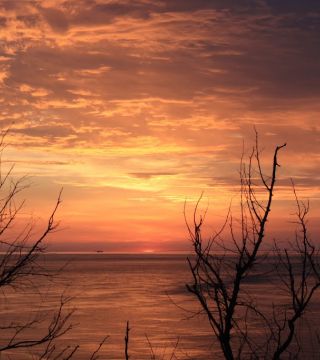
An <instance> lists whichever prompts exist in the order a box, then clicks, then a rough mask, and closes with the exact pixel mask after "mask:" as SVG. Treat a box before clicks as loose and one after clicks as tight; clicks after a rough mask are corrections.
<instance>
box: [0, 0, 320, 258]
mask: <svg viewBox="0 0 320 360" xmlns="http://www.w3.org/2000/svg"><path fill="white" fill-rule="evenodd" d="M0 26H1V33H0V34H1V35H0V36H1V38H0V49H1V53H0V91H1V98H0V102H1V107H0V122H1V128H2V129H6V128H10V129H11V130H10V133H9V135H8V137H7V139H6V140H7V142H8V144H9V146H8V147H7V149H6V151H5V155H4V160H5V161H7V162H8V163H5V162H4V164H3V165H4V166H7V165H6V164H10V163H12V162H14V163H16V165H15V175H16V176H21V175H24V174H27V175H29V177H30V178H29V182H30V184H31V186H30V188H29V189H27V190H26V191H25V193H24V197H25V198H26V199H27V203H26V207H25V209H24V212H23V214H22V216H24V217H25V218H28V217H30V216H32V217H33V218H34V219H35V221H36V222H37V224H38V226H39V227H41V226H42V225H43V224H44V220H45V219H46V218H47V217H48V215H49V214H50V209H52V208H53V206H54V203H55V200H56V198H57V195H58V192H59V190H60V188H61V187H63V188H64V190H63V203H62V204H61V208H60V210H59V212H58V215H57V219H59V220H61V225H60V230H61V231H59V232H58V233H56V234H54V236H52V237H51V238H50V243H51V249H54V250H63V251H71V250H76V251H95V250H97V249H102V250H105V251H120V252H126V251H180V250H187V249H188V247H189V245H190V244H189V242H188V235H187V231H186V227H185V224H184V218H183V207H184V202H185V201H187V204H188V206H187V208H188V209H190V211H192V208H193V206H194V201H195V200H196V199H197V198H198V197H199V195H200V194H201V192H202V191H204V204H203V206H204V207H206V206H207V204H208V203H209V214H208V217H209V219H208V227H209V229H211V228H212V229H214V225H215V224H216V223H219V222H221V221H222V219H223V217H224V215H225V214H226V211H227V208H228V206H229V202H230V199H231V198H232V197H234V196H235V194H236V193H237V191H238V189H239V188H238V184H239V175H238V169H239V161H240V156H241V152H242V147H243V141H244V143H245V149H246V152H248V151H249V149H250V148H251V146H252V144H253V141H254V130H253V127H254V126H255V127H256V128H257V130H258V132H259V135H260V144H261V148H263V149H264V152H263V154H264V155H265V157H264V155H263V158H264V159H265V158H266V159H271V156H272V151H273V149H274V147H275V145H280V144H282V143H284V142H287V148H286V149H285V150H283V151H282V152H281V154H280V163H281V168H280V172H279V182H278V184H279V191H277V192H276V194H275V206H274V209H273V216H272V219H271V220H270V224H271V222H272V221H273V225H272V226H273V230H274V231H275V230H277V231H279V233H280V234H281V236H283V237H285V236H287V235H284V232H285V231H286V229H287V228H288V229H289V228H290V224H289V220H290V219H289V218H290V214H292V213H293V212H294V204H293V196H292V192H291V190H290V181H289V179H290V177H293V178H294V181H295V183H296V186H297V190H298V192H299V194H300V196H301V198H309V199H310V202H311V212H310V217H311V219H310V221H311V225H312V220H314V219H316V218H317V217H318V216H319V215H320V201H319V199H320V191H319V190H320V189H319V177H320V175H319V169H320V121H319V114H320V101H319V97H320V36H319V34H320V2H319V1H318V0H305V1H301V0H243V1H242V0H241V1H240V0H136V1H130V0H115V1H108V0H71V1H65V0H43V1H41V0H32V1H27V0H8V1H4V0H1V1H0ZM268 157H269V158H268ZM268 165H269V166H270V162H266V166H268ZM234 205H235V206H236V205H237V203H236V202H235V204H234ZM287 215H288V217H287ZM314 222H315V221H314ZM291 225H292V224H291ZM270 226H271V225H270ZM291 229H292V230H294V228H291ZM290 231H291V230H290Z"/></svg>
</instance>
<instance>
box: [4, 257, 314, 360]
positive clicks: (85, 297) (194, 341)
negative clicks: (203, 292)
mask: <svg viewBox="0 0 320 360" xmlns="http://www.w3.org/2000/svg"><path fill="white" fill-rule="evenodd" d="M43 264H44V266H45V267H46V268H50V269H51V270H53V271H56V270H58V269H61V268H63V269H62V270H61V271H60V272H59V275H58V276H56V277H54V278H53V279H51V280H50V279H49V281H48V279H37V280H36V283H37V284H38V286H37V288H36V289H35V288H34V287H33V288H32V287H31V288H29V287H26V288H25V289H24V291H23V292H21V291H18V292H15V291H9V292H6V293H4V294H3V296H2V297H1V313H0V314H1V319H2V323H5V322H6V321H7V322H8V321H15V322H18V321H25V320H26V319H31V316H34V314H37V315H38V316H40V317H41V316H42V317H43V318H44V320H46V318H49V315H47V314H48V313H50V312H51V311H54V309H56V307H57V304H58V301H59V297H60V295H61V294H62V293H64V295H65V296H70V297H72V299H71V301H70V303H69V305H68V308H69V309H72V308H74V309H75V312H74V314H73V316H72V318H71V323H72V324H73V327H72V329H71V330H70V331H69V332H68V333H67V334H66V335H64V337H63V339H61V340H60V345H73V344H74V345H75V344H79V345H80V348H79V349H78V351H77V355H76V356H75V359H79V360H82V359H89V357H90V356H89V354H91V353H92V351H94V349H95V348H96V347H97V346H98V345H99V342H100V341H101V340H102V339H103V338H104V337H105V336H107V335H108V336H109V338H108V340H107V341H106V343H105V345H104V346H103V347H102V349H101V351H100V356H101V357H100V358H101V359H108V360H114V359H124V335H125V327H126V322H127V320H129V321H130V329H131V330H130V341H129V353H130V359H131V360H133V359H136V360H143V359H150V354H151V349H150V344H151V346H152V349H153V352H154V353H155V354H156V358H157V359H170V358H171V352H172V350H173V349H174V348H175V345H176V343H177V341H178V346H177V349H176V351H175V355H176V358H178V359H199V360H205V359H219V356H218V352H219V350H218V348H217V345H216V344H215V343H214V341H213V337H212V332H211V331H210V328H209V325H208V323H207V321H206V318H205V317H204V316H201V315H197V316H196V315H195V313H197V312H198V311H199V309H200V308H199V305H198V303H197V301H196V300H195V299H194V297H193V296H192V295H190V294H188V292H187V291H186V287H185V284H186V283H187V282H189V281H191V275H190V271H189V269H188V265H187V261H186V256H185V255H107V254H76V255H74V254H73V255H72V254H59V255H55V254H48V255H46V258H45V259H44V260H43ZM270 266H272V264H271V265H270ZM250 286H251V289H252V291H253V292H254V294H255V296H256V297H257V299H258V300H259V299H260V300H259V301H260V302H262V304H264V305H265V306H268V305H269V304H270V303H271V302H272V301H275V297H276V296H279V299H280V297H281V294H280V293H279V294H277V292H276V291H274V286H275V285H274V283H273V282H272V281H270V279H267V278H261V280H260V281H256V280H255V278H254V277H253V278H252V281H251V285H250V279H249V281H248V287H249V288H250ZM319 304H320V302H319V301H317V302H316V303H315V304H314V306H313V307H312V313H311V314H312V316H311V320H309V321H308V322H306V323H305V326H304V328H306V329H307V330H308V331H311V332H314V329H315V328H316V327H317V317H318V314H319ZM310 321H311V322H310ZM312 321H313V322H312ZM45 323H46V322H45V321H44V323H41V324H40V325H39V324H38V325H37V326H35V327H34V329H33V330H32V336H38V335H39V334H40V333H41V329H43V327H44V326H45ZM307 330H304V331H305V332H306V333H307V332H308V331H307ZM2 339H4V338H3V336H2ZM58 345H59V343H58ZM308 346H309V347H310V346H311V347H312V348H314V347H316V346H317V344H313V343H312V344H309V345H308ZM10 354H11V356H10ZM34 354H36V352H35V351H34V350H30V351H29V352H25V351H23V352H22V353H21V352H20V354H19V353H18V352H16V351H15V352H11V353H10V352H8V353H7V354H4V355H2V357H1V360H2V359H29V358H30V359H31V358H32V356H33V355H34ZM305 358H308V359H309V358H310V359H311V358H312V357H311V355H310V357H305ZM315 358H317V357H315Z"/></svg>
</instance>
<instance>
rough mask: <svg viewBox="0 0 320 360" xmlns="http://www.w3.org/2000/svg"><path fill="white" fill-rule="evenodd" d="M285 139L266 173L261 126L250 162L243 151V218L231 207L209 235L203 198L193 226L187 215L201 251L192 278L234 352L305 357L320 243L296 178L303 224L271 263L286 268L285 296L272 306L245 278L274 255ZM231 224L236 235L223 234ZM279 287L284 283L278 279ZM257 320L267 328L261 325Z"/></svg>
mask: <svg viewBox="0 0 320 360" xmlns="http://www.w3.org/2000/svg"><path fill="white" fill-rule="evenodd" d="M285 146H286V144H283V145H281V146H277V147H276V148H275V151H274V154H273V162H272V167H271V172H270V175H269V176H266V175H265V174H264V171H263V169H262V163H261V160H260V152H259V147H258V136H257V133H256V142H255V146H254V148H253V151H252V153H251V155H250V156H249V162H248V164H245V163H244V161H243V159H241V165H240V181H241V192H240V196H241V201H240V220H239V221H238V222H237V223H236V220H235V219H234V218H233V216H232V214H231V212H229V214H228V216H227V218H226V221H225V223H224V225H223V226H222V228H221V229H220V230H219V231H218V232H217V233H216V234H214V235H213V236H212V237H211V238H210V239H208V240H205V239H203V237H202V226H203V222H204V217H205V216H203V215H199V203H200V200H201V198H200V199H199V201H198V203H197V204H196V207H195V209H194V214H193V224H192V226H191V225H189V222H188V221H187V219H186V224H187V228H188V231H189V234H190V238H191V240H192V244H193V250H194V256H193V257H191V258H189V259H188V262H189V267H190V270H191V273H192V277H193V281H192V283H190V284H187V289H188V291H189V292H191V293H192V294H194V296H195V297H196V298H197V300H198V302H199V304H200V306H201V309H202V311H203V313H204V314H205V315H206V317H207V319H208V321H209V323H210V326H211V328H212V331H213V334H214V336H215V339H216V340H217V343H218V344H219V346H220V349H221V354H222V356H223V357H224V358H225V359H228V360H231V359H232V360H233V359H274V360H275V359H281V358H286V359H287V358H290V359H296V358H298V357H299V354H300V350H301V344H300V341H299V338H298V336H297V333H296V330H297V323H298V321H299V319H301V317H302V316H303V315H304V313H305V312H306V309H307V307H308V305H309V304H310V302H311V300H312V298H313V296H314V294H315V292H316V290H317V289H318V288H319V286H320V276H319V275H320V271H319V265H318V264H317V256H318V250H317V249H316V247H315V245H314V244H313V243H312V241H311V239H310V237H309V234H308V230H307V215H308V211H309V204H305V203H303V202H301V201H299V199H298V197H297V194H296V190H295V188H294V186H293V192H294V196H295V199H296V207H297V213H296V218H297V224H298V226H299V227H300V232H299V233H297V234H296V236H295V239H294V241H293V242H292V243H290V244H288V249H287V248H280V247H279V245H277V244H275V247H274V249H273V251H272V256H271V258H272V259H278V260H277V261H276V262H275V264H276V266H274V267H273V268H272V269H271V271H273V272H272V274H273V275H274V274H277V275H278V276H279V278H280V281H281V283H282V285H283V286H281V288H282V290H284V296H283V301H282V303H281V304H280V303H272V304H270V306H269V307H268V309H265V306H264V307H263V306H260V304H259V303H258V301H257V298H256V297H255V296H254V294H252V291H251V292H250V291H249V290H248V286H246V285H247V282H248V280H249V279H250V276H252V275H254V274H257V272H258V271H259V269H261V268H262V265H263V262H266V261H267V260H268V261H269V260H270V254H269V256H267V255H266V254H265V253H264V252H263V251H262V250H263V247H262V245H263V243H264V238H265V231H266V224H267V221H268V218H269V213H270V211H271V205H272V200H273V196H274V192H275V184H276V178H277V169H278V167H279V164H278V155H279V152H280V151H281V150H282V149H283V148H284V147H285ZM185 217H186V210H185ZM235 224H239V231H236V230H235V227H236V225H235ZM228 228H229V239H230V240H231V241H230V242H226V241H224V239H223V236H222V235H223V233H224V232H225V230H226V229H228ZM228 244H229V245H228ZM289 248H290V251H289ZM267 257H268V259H266V258H267ZM261 271H262V270H261ZM274 290H275V291H279V286H278V287H276V288H275V289H274ZM257 323H259V324H260V330H261V329H262V330H261V331H260V333H258V331H257Z"/></svg>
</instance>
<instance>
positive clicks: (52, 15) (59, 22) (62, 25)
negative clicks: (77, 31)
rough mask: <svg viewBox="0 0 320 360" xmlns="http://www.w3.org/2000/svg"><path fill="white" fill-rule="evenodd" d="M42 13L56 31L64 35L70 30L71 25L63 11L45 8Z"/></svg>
mask: <svg viewBox="0 0 320 360" xmlns="http://www.w3.org/2000/svg"><path fill="white" fill-rule="evenodd" d="M41 12H42V14H43V16H44V17H45V19H46V20H47V22H48V24H49V25H50V26H51V28H52V29H53V30H54V31H56V32H61V33H64V32H66V31H67V30H68V28H69V24H68V21H67V18H66V17H65V15H64V13H63V12H62V11H60V10H58V9H54V8H45V9H42V10H41Z"/></svg>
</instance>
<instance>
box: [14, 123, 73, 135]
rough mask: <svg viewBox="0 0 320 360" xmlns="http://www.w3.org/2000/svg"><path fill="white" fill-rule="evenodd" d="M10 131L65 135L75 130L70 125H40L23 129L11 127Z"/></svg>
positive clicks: (28, 133) (26, 133)
mask: <svg viewBox="0 0 320 360" xmlns="http://www.w3.org/2000/svg"><path fill="white" fill-rule="evenodd" d="M11 132H16V133H21V134H25V135H28V136H33V137H47V138H55V137H65V136H69V135H72V134H74V133H75V132H74V131H73V130H72V129H71V128H70V127H64V126H50V125H40V126H33V127H29V128H25V129H14V128H13V129H11Z"/></svg>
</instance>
